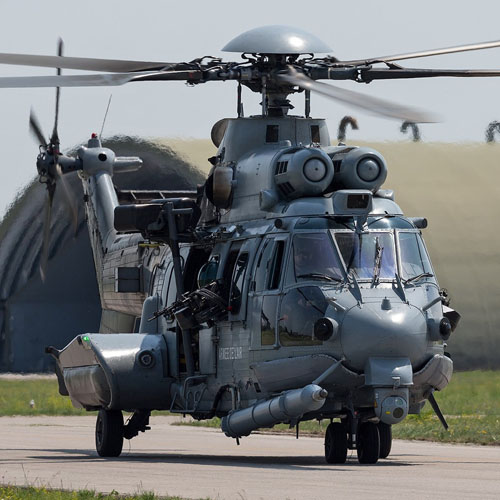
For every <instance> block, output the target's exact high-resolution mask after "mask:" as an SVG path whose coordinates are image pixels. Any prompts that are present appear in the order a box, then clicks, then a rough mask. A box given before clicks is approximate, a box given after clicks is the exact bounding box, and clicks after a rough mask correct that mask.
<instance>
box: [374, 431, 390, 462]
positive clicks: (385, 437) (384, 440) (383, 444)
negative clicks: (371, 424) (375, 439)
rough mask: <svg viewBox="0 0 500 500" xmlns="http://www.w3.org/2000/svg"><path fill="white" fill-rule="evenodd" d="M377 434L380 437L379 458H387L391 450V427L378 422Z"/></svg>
mask: <svg viewBox="0 0 500 500" xmlns="http://www.w3.org/2000/svg"><path fill="white" fill-rule="evenodd" d="M377 427H378V433H379V435H380V455H379V458H387V457H388V456H389V453H390V452H391V448H392V425H389V424H384V422H379V423H378V425H377Z"/></svg>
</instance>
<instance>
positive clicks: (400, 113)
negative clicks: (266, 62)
mask: <svg viewBox="0 0 500 500" xmlns="http://www.w3.org/2000/svg"><path fill="white" fill-rule="evenodd" d="M279 78H280V79H282V80H284V81H286V82H288V83H292V84H293V85H297V86H298V87H300V88H303V89H306V90H312V91H313V92H317V93H318V94H322V95H325V96H327V97H330V98H332V99H335V100H337V101H340V102H344V103H346V104H350V105H351V106H356V107H358V108H361V109H364V110H366V111H369V112H371V113H374V114H377V115H382V116H385V117H387V118H395V119H397V120H403V121H409V122H412V123H435V122H437V121H439V120H438V118H437V117H436V116H435V115H433V114H431V113H428V112H426V111H421V110H419V109H416V108H411V107H408V106H403V105H401V104H395V103H392V102H390V101H386V100H384V99H379V98H377V97H372V96H367V95H365V94H360V93H358V92H353V91H352V90H347V89H342V88H339V87H334V86H333V85H329V84H326V83H321V82H315V81H314V80H311V79H310V78H308V77H307V76H305V75H304V74H301V73H299V72H298V71H296V70H295V69H293V68H290V72H289V73H288V74H286V75H279Z"/></svg>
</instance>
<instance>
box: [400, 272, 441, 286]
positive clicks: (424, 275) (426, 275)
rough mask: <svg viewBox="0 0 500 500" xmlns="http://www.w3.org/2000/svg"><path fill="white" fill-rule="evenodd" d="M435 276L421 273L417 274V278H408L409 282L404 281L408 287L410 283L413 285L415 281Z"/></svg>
mask: <svg viewBox="0 0 500 500" xmlns="http://www.w3.org/2000/svg"><path fill="white" fill-rule="evenodd" d="M433 276H434V275H433V274H432V273H420V274H417V275H416V276H412V277H411V278H408V279H407V280H403V283H404V284H405V285H407V284H408V283H412V282H413V281H418V280H420V279H422V278H432V277H433Z"/></svg>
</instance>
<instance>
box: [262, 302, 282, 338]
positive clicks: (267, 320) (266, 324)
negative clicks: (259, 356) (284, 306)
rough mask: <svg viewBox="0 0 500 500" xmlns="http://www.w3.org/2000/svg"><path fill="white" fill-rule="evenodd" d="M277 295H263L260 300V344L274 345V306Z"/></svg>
mask: <svg viewBox="0 0 500 500" xmlns="http://www.w3.org/2000/svg"><path fill="white" fill-rule="evenodd" d="M277 302H278V295H265V296H264V297H263V300H262V311H261V312H260V343H261V345H274V343H275V338H274V327H275V321H276V306H277Z"/></svg>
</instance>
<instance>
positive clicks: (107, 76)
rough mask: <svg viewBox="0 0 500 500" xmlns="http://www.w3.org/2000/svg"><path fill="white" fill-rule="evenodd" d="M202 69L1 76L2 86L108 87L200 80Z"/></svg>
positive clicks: (0, 85)
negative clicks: (143, 82)
mask: <svg viewBox="0 0 500 500" xmlns="http://www.w3.org/2000/svg"><path fill="white" fill-rule="evenodd" d="M202 75H203V73H202V71H154V72H140V73H100V74H96V75H60V76H14V77H10V76H9V77H2V78H0V88H32V87H106V86H118V85H124V84H126V83H129V82H133V81H137V82H138V81H164V80H165V81H169V80H171V81H190V82H193V83H194V82H199V81H201V78H202Z"/></svg>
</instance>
